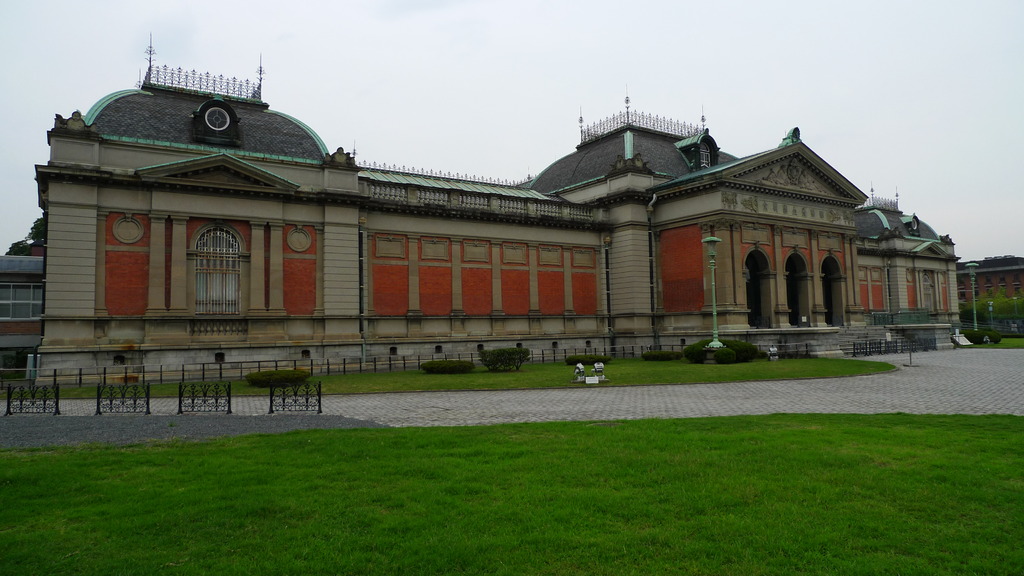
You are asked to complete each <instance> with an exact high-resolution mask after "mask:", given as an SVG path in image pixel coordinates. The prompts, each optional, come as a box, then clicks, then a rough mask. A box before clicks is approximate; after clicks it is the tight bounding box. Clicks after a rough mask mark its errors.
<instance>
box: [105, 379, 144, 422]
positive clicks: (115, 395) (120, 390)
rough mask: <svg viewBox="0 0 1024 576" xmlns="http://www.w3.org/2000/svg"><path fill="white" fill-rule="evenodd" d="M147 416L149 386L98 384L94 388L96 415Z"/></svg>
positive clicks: (137, 384)
mask: <svg viewBox="0 0 1024 576" xmlns="http://www.w3.org/2000/svg"><path fill="white" fill-rule="evenodd" d="M105 413H115V414H149V384H139V383H125V384H100V385H97V386H96V415H97V416H98V415H100V414H105Z"/></svg>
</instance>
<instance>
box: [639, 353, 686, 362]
mask: <svg viewBox="0 0 1024 576" xmlns="http://www.w3.org/2000/svg"><path fill="white" fill-rule="evenodd" d="M640 357H641V358H643V359H644V360H648V361H651V362H667V361H669V360H679V359H681V358H682V357H683V353H682V352H680V351H679V350H648V351H647V352H644V353H643V354H641V355H640Z"/></svg>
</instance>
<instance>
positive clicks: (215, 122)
mask: <svg viewBox="0 0 1024 576" xmlns="http://www.w3.org/2000/svg"><path fill="white" fill-rule="evenodd" d="M230 124H231V115H230V114H228V111H227V110H225V109H223V108H217V107H213V108H210V109H208V110H207V111H206V125H207V126H209V127H210V128H212V129H214V130H216V131H218V132H220V131H221V130H226V129H227V127H228V126H229V125H230Z"/></svg>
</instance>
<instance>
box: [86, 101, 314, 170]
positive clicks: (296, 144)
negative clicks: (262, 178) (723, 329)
mask: <svg viewBox="0 0 1024 576" xmlns="http://www.w3.org/2000/svg"><path fill="white" fill-rule="evenodd" d="M213 97H214V96H213V95H209V94H202V93H194V92H183V91H178V90H170V89H164V88H160V87H157V86H148V85H147V86H145V87H144V89H143V90H128V91H124V92H119V93H115V94H112V95H110V96H108V97H106V98H104V99H103V100H100V101H99V102H98V103H97V104H96V105H95V106H94V107H93V109H92V110H90V111H89V113H88V114H87V116H86V121H87V122H91V125H92V126H93V128H94V129H95V130H96V131H97V133H99V134H100V135H102V136H105V137H114V138H123V139H130V140H141V141H150V142H154V143H168V144H176V145H184V146H198V147H202V148H203V149H206V150H208V149H210V148H211V146H209V145H203V144H201V143H198V142H196V141H195V140H194V139H193V138H192V112H194V111H195V110H196V109H198V108H199V107H200V105H202V104H203V102H206V101H207V100H210V99H211V98H213ZM222 99H223V100H224V102H225V103H227V104H228V105H230V106H231V107H232V108H233V109H234V111H235V113H236V114H237V115H238V120H239V122H238V126H239V128H240V130H241V132H242V146H241V147H240V148H236V147H231V146H224V147H222V148H223V150H225V151H229V152H232V153H235V154H238V153H242V154H244V153H250V154H259V155H267V156H278V157H285V158H298V159H305V160H316V161H323V159H324V156H325V155H326V154H327V149H326V147H325V146H324V145H323V142H322V141H321V140H320V137H319V136H317V135H316V133H315V132H313V131H312V130H311V129H309V127H307V126H305V125H304V124H303V123H301V122H299V121H298V120H295V119H294V118H291V117H289V116H287V115H284V114H280V113H278V112H274V111H272V110H270V109H268V107H267V105H266V104H263V103H260V102H252V101H241V100H233V99H230V98H222Z"/></svg>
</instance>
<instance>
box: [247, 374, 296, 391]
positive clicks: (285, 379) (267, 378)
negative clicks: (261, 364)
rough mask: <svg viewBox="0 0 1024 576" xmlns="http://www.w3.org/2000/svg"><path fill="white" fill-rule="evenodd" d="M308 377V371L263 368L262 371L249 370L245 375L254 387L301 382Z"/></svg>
mask: <svg viewBox="0 0 1024 576" xmlns="http://www.w3.org/2000/svg"><path fill="white" fill-rule="evenodd" d="M308 379H309V372H307V371H305V370H264V371H262V372H250V373H248V374H246V375H245V381H246V382H248V383H249V385H250V386H253V387H255V388H270V387H271V386H280V385H283V384H301V383H302V382H305V381H306V380H308Z"/></svg>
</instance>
